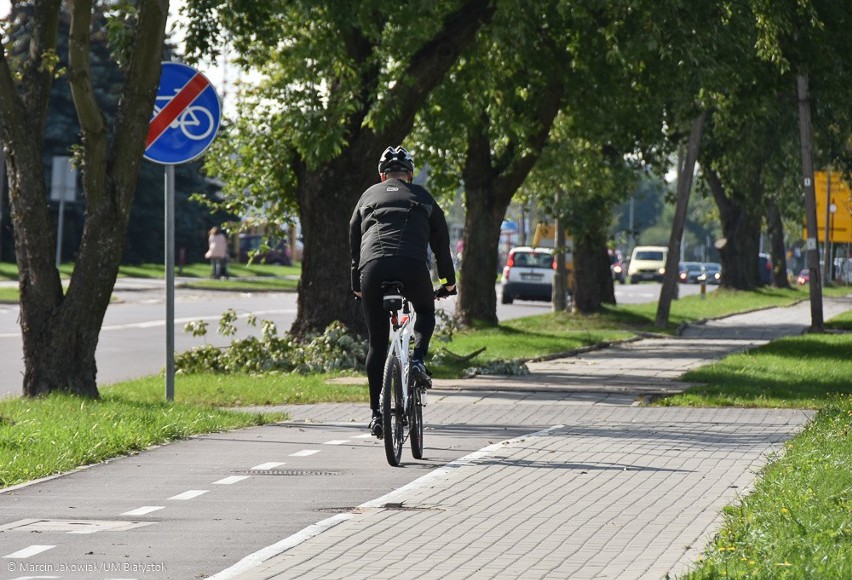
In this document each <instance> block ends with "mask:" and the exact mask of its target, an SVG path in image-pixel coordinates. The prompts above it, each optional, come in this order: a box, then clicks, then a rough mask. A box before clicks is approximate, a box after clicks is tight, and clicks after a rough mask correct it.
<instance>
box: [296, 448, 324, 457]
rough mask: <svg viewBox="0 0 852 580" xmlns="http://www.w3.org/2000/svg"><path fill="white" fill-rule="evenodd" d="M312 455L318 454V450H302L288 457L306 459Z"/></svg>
mask: <svg viewBox="0 0 852 580" xmlns="http://www.w3.org/2000/svg"><path fill="white" fill-rule="evenodd" d="M314 453H319V449H302V450H301V451H297V452H295V453H291V454H290V457H307V456H308V455H313V454H314Z"/></svg>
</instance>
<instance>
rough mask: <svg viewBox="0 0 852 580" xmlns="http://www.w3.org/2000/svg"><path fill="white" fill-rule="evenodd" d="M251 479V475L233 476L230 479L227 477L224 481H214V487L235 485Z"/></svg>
mask: <svg viewBox="0 0 852 580" xmlns="http://www.w3.org/2000/svg"><path fill="white" fill-rule="evenodd" d="M249 477H251V476H250V475H232V476H230V477H226V478H224V479H220V480H219V481H214V482H213V485H232V484H234V483H238V482H240V481H242V480H244V479H248V478H249Z"/></svg>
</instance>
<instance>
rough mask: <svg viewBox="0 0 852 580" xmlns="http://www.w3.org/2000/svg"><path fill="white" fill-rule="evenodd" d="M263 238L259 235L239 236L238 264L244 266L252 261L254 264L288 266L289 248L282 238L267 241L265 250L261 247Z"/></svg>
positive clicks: (289, 263) (290, 260)
mask: <svg viewBox="0 0 852 580" xmlns="http://www.w3.org/2000/svg"><path fill="white" fill-rule="evenodd" d="M263 242H264V237H263V236H262V235H260V234H240V236H239V258H238V259H239V262H240V263H241V264H245V263H247V262H248V261H249V259H252V261H253V262H254V263H255V264H278V265H280V266H290V265H292V263H293V260H292V259H291V258H290V247H289V244H288V243H287V240H285V239H284V238H272V239H268V240H267V248H266V249H264V247H263Z"/></svg>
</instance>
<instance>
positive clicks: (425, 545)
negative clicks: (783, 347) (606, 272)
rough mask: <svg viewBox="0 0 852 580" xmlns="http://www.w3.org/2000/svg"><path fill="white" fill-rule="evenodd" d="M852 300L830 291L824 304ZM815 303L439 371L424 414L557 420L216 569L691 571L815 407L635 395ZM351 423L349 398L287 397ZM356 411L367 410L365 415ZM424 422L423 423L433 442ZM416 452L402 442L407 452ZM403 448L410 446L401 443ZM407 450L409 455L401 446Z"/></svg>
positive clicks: (473, 420) (772, 331) (432, 419)
mask: <svg viewBox="0 0 852 580" xmlns="http://www.w3.org/2000/svg"><path fill="white" fill-rule="evenodd" d="M849 309H852V301H848V300H832V301H826V305H825V316H826V318H830V317H831V316H833V315H834V314H837V313H840V312H843V311H845V310H849ZM809 321H810V311H809V306H808V305H807V304H806V303H803V304H799V305H797V306H794V307H790V308H777V309H771V310H768V311H767V310H764V311H760V312H754V313H749V314H744V315H738V316H732V317H728V318H725V319H720V320H714V321H710V322H707V323H706V324H700V325H695V326H691V327H688V328H687V329H685V330H684V332H683V335H682V336H681V337H680V338H653V339H645V340H640V341H635V342H626V343H622V344H618V345H615V346H613V347H612V348H608V349H603V350H595V351H590V352H587V353H583V354H580V355H578V356H574V357H566V358H561V359H556V360H552V361H546V362H540V363H532V364H530V365H529V366H530V368H531V370H532V375H530V376H526V377H510V378H506V377H502V378H495V377H478V378H476V379H468V380H464V381H437V383H438V384H436V388H435V389H433V391H431V393H430V403H429V406H428V407H427V411H426V417H427V420H426V422H427V424H428V425H430V426H432V429H435V430H436V431H440V430H441V429H442V426H444V425H453V426H454V428H457V429H462V428H464V427H468V428H473V429H475V428H477V427H479V426H482V425H500V424H511V425H525V424H526V425H533V424H538V425H548V426H549V427H547V428H543V429H540V430H538V431H536V432H535V433H531V434H529V435H526V436H522V437H517V438H513V439H510V440H507V441H502V442H499V443H496V444H494V445H491V446H489V447H486V448H484V449H482V450H480V451H478V452H475V453H472V454H469V455H467V456H465V457H463V458H461V459H459V460H457V461H453V462H451V463H450V464H448V465H446V466H444V467H442V468H440V469H438V470H436V471H434V472H432V473H430V474H428V475H426V476H424V477H421V478H420V479H418V480H416V481H414V482H412V483H411V484H408V485H406V486H404V487H403V488H401V489H397V490H396V491H394V492H392V493H389V494H387V495H385V496H383V497H381V498H378V499H376V500H373V501H370V502H367V503H365V504H363V505H361V506H359V507H357V508H356V509H354V510H351V511H349V512H345V513H340V514H337V515H334V516H332V517H330V518H327V519H325V520H323V521H321V522H318V523H317V524H315V525H314V526H311V527H309V528H306V529H305V530H303V531H302V532H300V533H299V534H296V535H294V536H290V537H288V538H283V539H282V540H281V541H280V542H278V543H277V544H275V545H272V546H269V547H267V548H266V549H265V550H262V551H260V552H258V553H255V554H252V555H248V556H247V557H246V558H245V559H243V560H242V561H241V562H238V563H237V564H235V565H234V566H233V567H231V568H229V569H227V570H224V571H223V572H222V573H220V574H219V575H217V576H215V577H214V578H217V579H224V578H241V579H244V580H260V579H268V578H393V577H397V576H400V575H406V576H410V577H416V578H519V577H523V578H572V579H573V578H664V577H666V575H672V576H677V575H678V574H682V573H684V572H685V571H686V570H687V569H688V567H689V565H690V564H691V563H692V562H694V561H695V559H696V558H697V557H698V556H699V555H700V554H701V552H702V551H703V549H704V547H705V546H706V544H707V542H708V541H709V540H710V539H711V537H712V535H713V533H714V532H715V531H716V530H717V529H718V527H719V526H720V524H721V520H720V511H721V509H722V507H724V506H725V505H728V504H730V503H733V502H735V501H736V500H737V498H738V497H740V496H741V495H742V494H744V493H747V492H748V491H749V489H750V486H751V485H752V484H753V482H754V480H755V477H756V474H757V472H758V471H759V469H760V468H761V467H762V466H763V465H764V464H765V463H766V461H767V460H768V458H769V457H770V456H771V455H772V454H773V453H775V452H777V451H780V450H781V449H782V445H783V442H784V441H785V440H786V439H788V438H789V437H791V436H792V435H794V434H795V433H796V432H798V431H799V430H800V429H801V428H802V427H803V426H804V425H805V424H806V422H807V421H808V419H809V418H810V417H811V416H812V413H810V412H803V411H795V410H765V409H687V408H656V407H642V406H638V405H637V400H638V399H641V398H642V397H644V396H646V395H651V394H658V393H670V392H675V391H678V390H681V389H682V388H683V387H684V386H685V385H684V384H682V383H678V382H677V381H676V380H675V379H676V378H677V377H678V376H679V375H680V374H681V373H682V372H683V371H685V370H687V369H689V368H693V367H695V366H699V365H701V364H705V363H707V362H710V361H712V360H716V359H719V358H722V357H723V356H726V355H727V354H730V353H733V352H737V351H740V350H744V349H748V348H752V347H754V346H757V345H759V344H762V343H765V342H767V341H769V340H772V339H775V338H778V337H781V336H787V335H793V334H800V333H802V332H804V331H805V330H806V328H807V327H808V325H809ZM288 410H289V411H290V412H292V413H293V415H294V417H295V420H303V421H321V422H335V421H347V420H352V419H353V417H352V416H351V415H352V414H353V413H355V412H356V411H355V410H354V409H347V408H346V407H345V406H302V407H288ZM360 414H362V413H359V418H360ZM428 438H429V434H428V432H427V437H426V439H427V446H428ZM406 451H407V450H406ZM404 453H405V452H404ZM404 460H405V455H404Z"/></svg>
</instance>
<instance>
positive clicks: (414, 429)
mask: <svg viewBox="0 0 852 580" xmlns="http://www.w3.org/2000/svg"><path fill="white" fill-rule="evenodd" d="M420 396H421V391H420V387H412V389H411V398H412V400H411V414H410V415H409V419H408V425H409V427H408V437H409V439H410V441H411V455H413V456H414V459H423V403H422V402H421V400H420Z"/></svg>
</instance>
